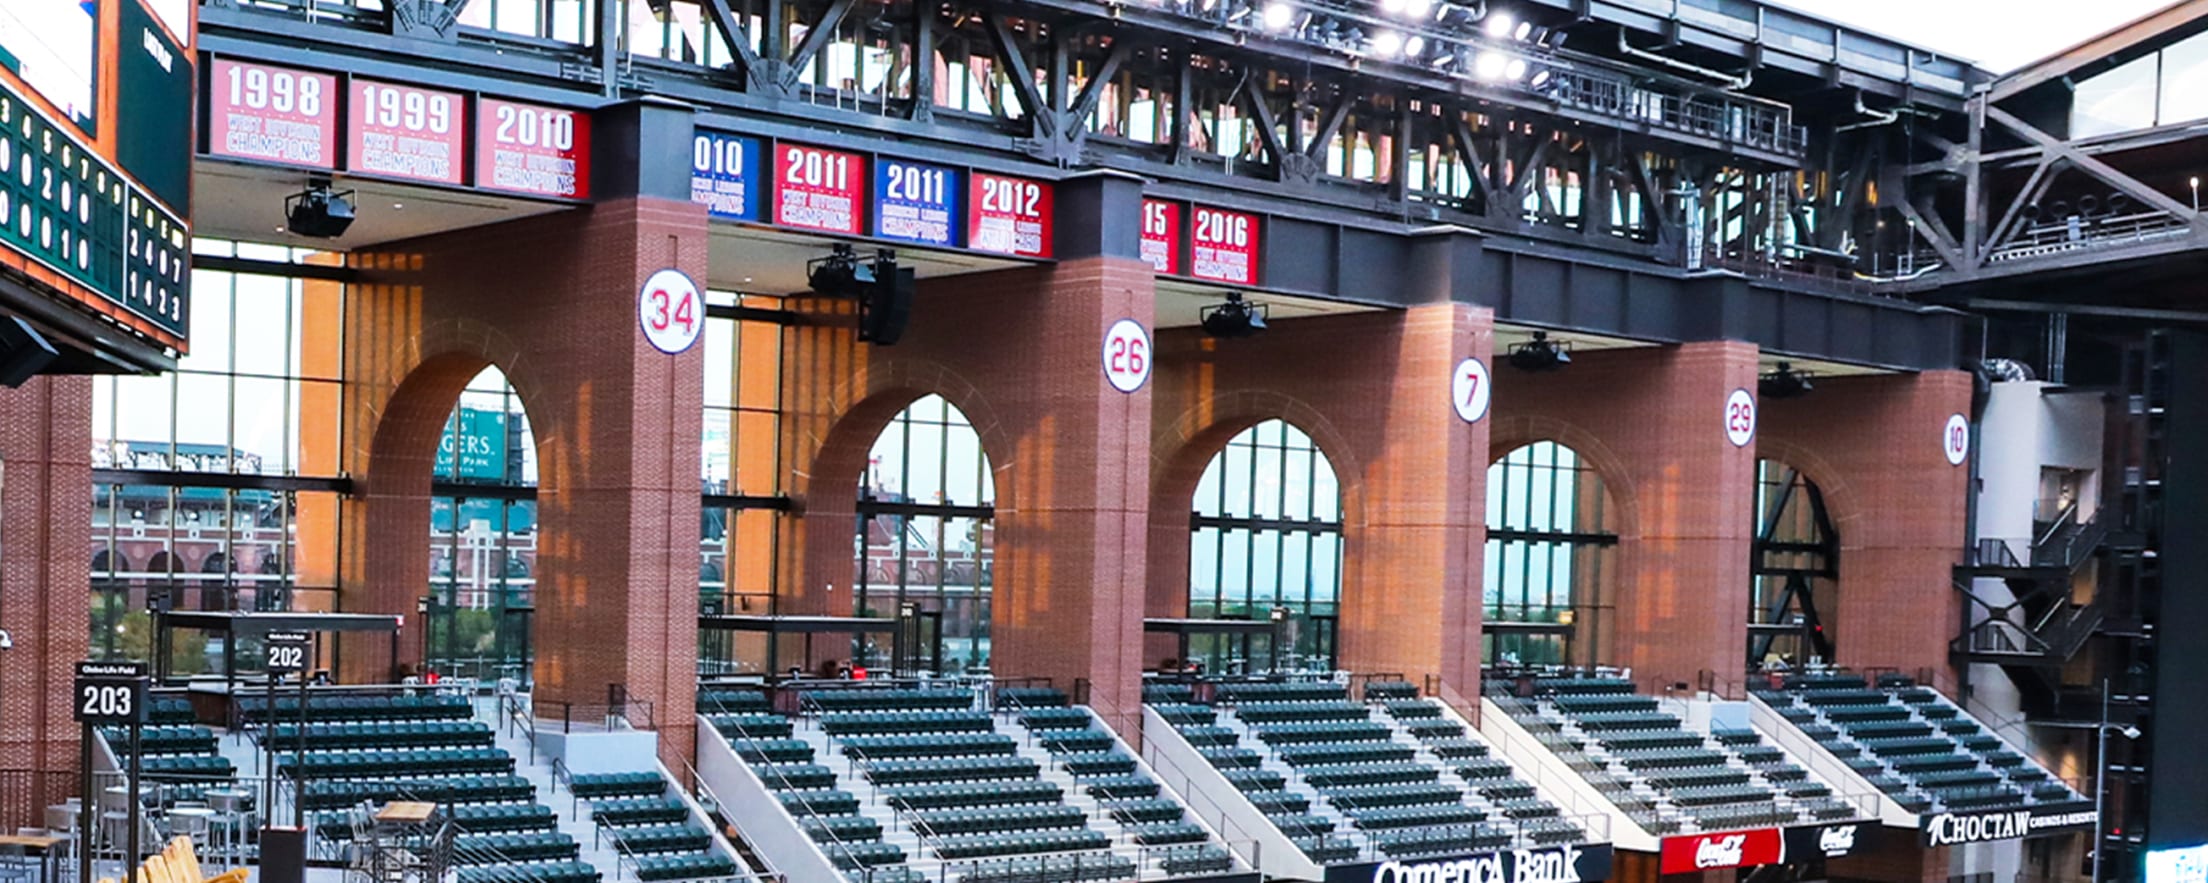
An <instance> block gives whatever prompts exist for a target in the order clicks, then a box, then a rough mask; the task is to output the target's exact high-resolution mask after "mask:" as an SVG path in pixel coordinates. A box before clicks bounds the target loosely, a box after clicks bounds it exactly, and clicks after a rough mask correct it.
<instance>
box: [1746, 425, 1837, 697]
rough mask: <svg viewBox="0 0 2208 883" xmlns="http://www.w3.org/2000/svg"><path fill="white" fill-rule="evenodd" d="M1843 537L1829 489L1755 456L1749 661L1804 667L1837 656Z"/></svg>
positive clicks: (1754, 663)
mask: <svg viewBox="0 0 2208 883" xmlns="http://www.w3.org/2000/svg"><path fill="white" fill-rule="evenodd" d="M1839 568H1840V538H1839V534H1838V533H1837V532H1835V531H1834V530H1833V526H1832V519H1831V517H1830V516H1829V515H1827V514H1826V512H1825V497H1824V492H1823V491H1821V490H1819V489H1818V487H1817V484H1816V483H1815V482H1812V481H1810V480H1809V478H1808V477H1807V476H1805V475H1803V474H1802V473H1801V472H1800V471H1799V470H1796V469H1795V468H1794V467H1792V466H1788V465H1786V464H1784V463H1780V462H1778V461H1775V460H1757V461H1756V539H1755V559H1754V561H1753V569H1754V576H1753V577H1752V578H1753V579H1754V583H1753V588H1752V591H1751V592H1750V596H1749V602H1748V665H1749V666H1750V667H1756V666H1781V665H1783V666H1785V667H1787V668H1798V667H1800V666H1801V665H1802V664H1803V663H1806V662H1810V661H1812V660H1816V659H1824V660H1830V659H1832V658H1833V655H1832V653H1833V647H1834V642H1835V640H1836V639H1837V637H1838V636H1837V635H1836V634H1835V633H1834V632H1833V630H1832V626H1831V624H1830V623H1829V622H1828V621H1827V617H1828V616H1829V615H1830V614H1831V613H1834V612H1837V611H1838V610H1839V606H1838V605H1839V598H1838V597H1837V595H1836V594H1835V593H1836V591H1837V583H1836V580H1837V578H1838V577H1839V575H1840V570H1839Z"/></svg>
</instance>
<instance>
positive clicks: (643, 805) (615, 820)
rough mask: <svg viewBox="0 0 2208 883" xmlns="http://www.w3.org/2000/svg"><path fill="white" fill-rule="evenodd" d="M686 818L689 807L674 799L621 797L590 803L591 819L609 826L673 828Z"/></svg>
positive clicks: (688, 815) (688, 813)
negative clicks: (664, 826) (672, 826)
mask: <svg viewBox="0 0 2208 883" xmlns="http://www.w3.org/2000/svg"><path fill="white" fill-rule="evenodd" d="M689 818H690V807H689V806H688V805H686V804H684V803H683V802H682V800H681V799H680V798H675V797H622V798H615V799H613V800H595V801H592V802H591V804H590V820H591V821H593V822H596V823H598V824H600V825H605V826H608V827H618V826H627V825H672V824H675V823H677V822H682V821H686V820H688V819H689Z"/></svg>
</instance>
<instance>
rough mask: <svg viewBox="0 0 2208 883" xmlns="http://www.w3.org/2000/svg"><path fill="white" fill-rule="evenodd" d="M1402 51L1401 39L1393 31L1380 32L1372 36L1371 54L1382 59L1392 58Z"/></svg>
mask: <svg viewBox="0 0 2208 883" xmlns="http://www.w3.org/2000/svg"><path fill="white" fill-rule="evenodd" d="M1402 51H1403V37H1402V36H1401V35H1399V34H1397V33H1396V32H1394V31H1381V32H1380V33H1377V34H1374V35H1372V54H1374V55H1378V56H1380V57H1382V58H1394V57H1395V56H1396V55H1398V54H1400V53H1402Z"/></svg>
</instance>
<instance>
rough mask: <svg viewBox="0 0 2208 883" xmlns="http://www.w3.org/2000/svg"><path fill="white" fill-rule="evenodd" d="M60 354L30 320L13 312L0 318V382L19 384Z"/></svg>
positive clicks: (4, 384)
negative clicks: (21, 317) (17, 316)
mask: <svg viewBox="0 0 2208 883" xmlns="http://www.w3.org/2000/svg"><path fill="white" fill-rule="evenodd" d="M60 355H61V354H60V353H58V352H55V351H54V345H53V344H52V343H50V342H48V341H47V340H46V336H45V335H43V334H40V333H38V329H36V328H32V327H31V326H30V323H28V322H25V321H23V320H22V319H19V318H16V317H14V316H9V317H7V318H6V319H0V386H6V387H17V386H22V385H23V381H26V380H29V379H31V378H33V377H36V376H38V372H40V371H44V370H46V366H47V365H51V364H53V361H54V359H55V358H57V357H59V356H60Z"/></svg>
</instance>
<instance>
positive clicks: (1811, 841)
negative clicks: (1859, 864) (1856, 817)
mask: <svg viewBox="0 0 2208 883" xmlns="http://www.w3.org/2000/svg"><path fill="white" fill-rule="evenodd" d="M1878 836H1879V835H1878V824H1877V823H1875V822H1838V823H1835V824H1830V825H1801V826H1798V827H1793V828H1788V829H1786V831H1785V832H1784V839H1785V841H1786V855H1785V858H1786V860H1787V861H1789V862H1806V861H1809V860H1811V859H1815V858H1825V859H1835V858H1845V857H1847V856H1851V855H1855V854H1857V853H1863V852H1869V851H1871V850H1873V849H1877V848H1878V843H1877V841H1878Z"/></svg>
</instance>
